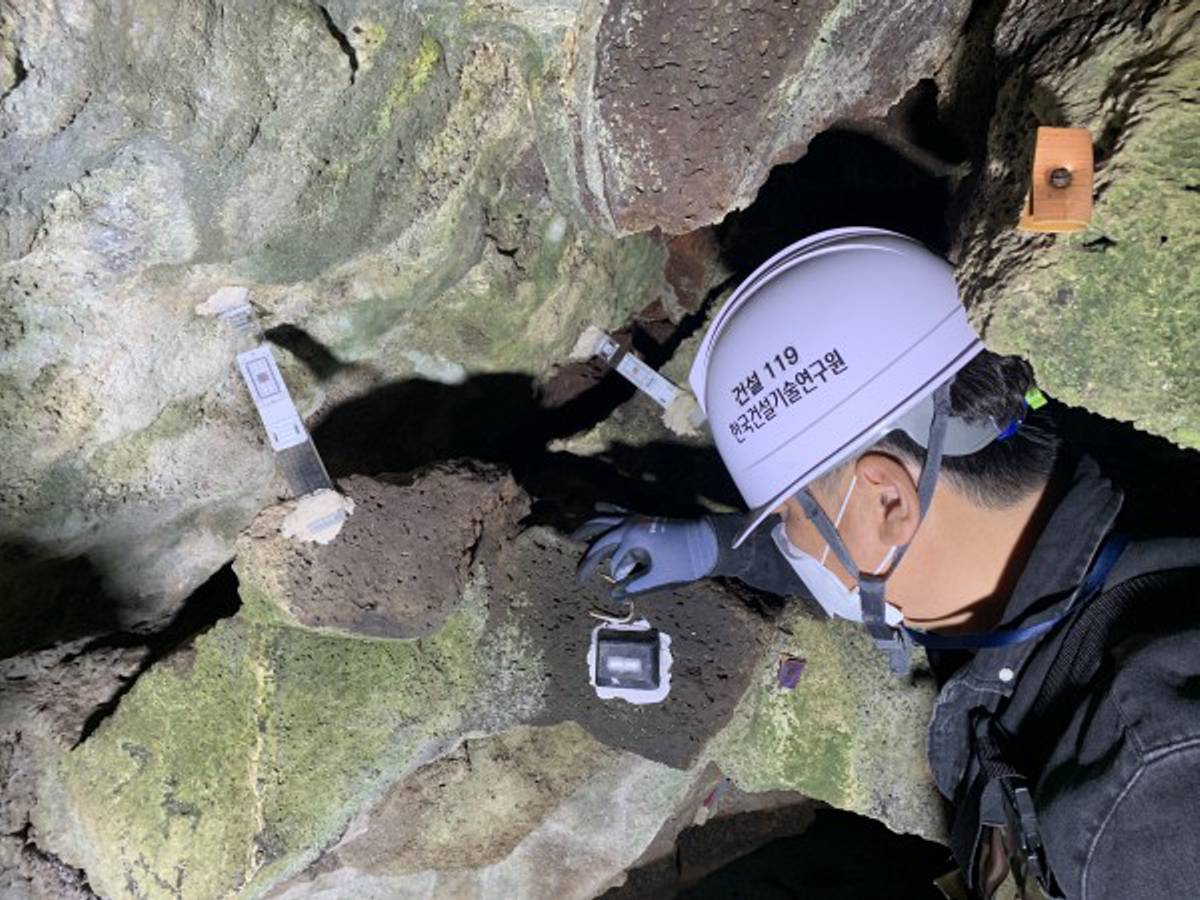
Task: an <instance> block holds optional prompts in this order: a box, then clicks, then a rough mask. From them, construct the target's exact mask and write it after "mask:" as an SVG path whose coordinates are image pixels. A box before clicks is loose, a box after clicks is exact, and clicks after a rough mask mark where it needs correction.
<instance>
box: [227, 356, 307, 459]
mask: <svg viewBox="0 0 1200 900" xmlns="http://www.w3.org/2000/svg"><path fill="white" fill-rule="evenodd" d="M237 363H238V370H239V371H240V372H241V373H242V380H243V381H245V382H246V387H247V388H249V390H250V397H251V399H253V400H254V407H255V409H257V410H258V417H259V418H260V419H262V423H263V428H264V429H265V430H266V432H267V438H268V439H269V440H270V441H271V448H272V449H273V450H274V451H275V452H276V453H278V452H279V451H280V450H287V449H288V448H289V447H295V446H297V445H298V444H303V443H304V442H305V441H307V440H308V431H307V430H306V429H305V427H304V422H303V420H302V419H301V418H300V413H299V412H297V411H296V404H294V403H293V402H292V395H291V394H289V393H288V389H287V385H286V384H285V383H284V381H283V375H282V374H280V371H279V366H278V365H276V363H275V357H274V355H272V353H271V348H270V347H268V346H267V345H266V344H260V345H259V346H257V347H255V348H254V349H253V350H247V351H245V352H244V353H239V354H238V355H237Z"/></svg>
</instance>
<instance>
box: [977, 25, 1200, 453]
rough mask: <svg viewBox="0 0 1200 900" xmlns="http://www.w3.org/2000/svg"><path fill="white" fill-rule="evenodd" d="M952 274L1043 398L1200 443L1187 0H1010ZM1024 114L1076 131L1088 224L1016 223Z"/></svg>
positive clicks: (1199, 71)
mask: <svg viewBox="0 0 1200 900" xmlns="http://www.w3.org/2000/svg"><path fill="white" fill-rule="evenodd" d="M996 28H997V30H996V37H995V43H996V50H997V53H998V54H999V55H1000V58H1001V60H1002V62H1001V64H1000V71H1001V72H1002V73H1005V76H1004V78H1003V81H1002V83H1001V84H1000V88H999V94H998V97H997V101H996V110H995V113H994V115H993V117H992V121H991V125H990V129H989V132H988V153H987V160H986V166H985V168H984V170H983V177H982V179H981V182H980V184H979V187H978V189H977V192H976V195H975V196H976V199H975V201H974V205H973V207H972V208H971V209H970V211H969V213H968V217H967V220H966V222H965V224H964V229H963V233H962V234H961V235H960V239H959V240H960V245H961V248H962V260H961V265H960V279H961V281H962V283H963V285H964V291H965V294H966V298H967V300H968V302H969V303H970V304H971V306H972V308H973V313H974V316H975V318H976V321H977V322H978V323H980V324H981V325H982V326H983V328H984V330H985V337H986V339H987V341H988V343H989V346H991V347H993V348H994V349H997V350H1000V351H1006V352H1013V353H1020V354H1022V355H1024V356H1026V357H1027V358H1028V359H1030V361H1032V362H1033V364H1034V367H1035V369H1036V371H1037V374H1038V378H1039V380H1040V382H1041V383H1042V384H1043V385H1044V386H1045V388H1046V389H1047V390H1048V391H1049V392H1051V393H1053V394H1054V395H1056V396H1057V397H1058V398H1060V399H1062V400H1064V401H1066V402H1068V403H1072V404H1077V405H1081V406H1084V407H1087V408H1088V409H1090V410H1093V411H1095V412H1099V413H1102V414H1104V415H1106V416H1109V417H1112V418H1115V419H1121V420H1124V421H1128V422H1132V423H1134V424H1135V425H1137V426H1138V427H1139V428H1142V429H1144V430H1147V431H1152V432H1155V433H1157V434H1160V435H1162V436H1164V437H1167V438H1170V439H1171V440H1172V441H1174V442H1176V443H1177V444H1180V445H1183V446H1187V447H1200V412H1198V411H1200V362H1198V361H1200V191H1198V190H1197V185H1200V142H1198V140H1197V134H1200V4H1196V3H1194V2H1191V3H1165V4H1159V3H1102V4H1099V5H1097V4H1091V3H1089V4H1082V3H1069V4H1055V5H1054V6H1053V7H1049V6H1044V5H1041V4H1038V3H1029V2H1022V3H1011V4H1009V5H1008V7H1007V8H1006V9H1005V11H1004V15H1003V17H1002V18H1001V19H1000V21H999V22H998V23H997V27H996ZM1038 125H1059V126H1072V127H1081V128H1088V129H1090V130H1091V133H1092V139H1093V142H1094V147H1095V158H1096V201H1095V211H1094V215H1093V219H1092V222H1091V226H1090V227H1089V228H1088V229H1087V230H1085V231H1082V232H1079V233H1076V234H1070V235H1057V236H1054V235H1040V234H1030V233H1026V232H1020V231H1017V230H1015V228H1014V225H1015V224H1016V220H1017V216H1018V214H1019V213H1020V210H1021V207H1022V203H1023V198H1024V196H1025V192H1026V191H1027V190H1028V186H1029V169H1030V165H1031V159H1032V152H1033V138H1034V131H1035V129H1036V127H1037V126H1038Z"/></svg>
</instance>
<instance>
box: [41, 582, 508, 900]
mask: <svg viewBox="0 0 1200 900" xmlns="http://www.w3.org/2000/svg"><path fill="white" fill-rule="evenodd" d="M244 590H246V589H245V588H244ZM260 590H261V588H258V587H251V588H249V589H248V590H246V594H245V596H244V600H245V603H246V606H245V607H244V609H243V611H242V612H241V613H239V615H238V616H237V617H235V618H234V619H230V620H226V621H223V622H221V623H220V624H218V625H217V626H216V627H215V628H213V629H212V630H211V631H210V632H208V633H207V634H205V635H203V636H202V637H200V638H199V639H198V640H197V642H196V648H195V654H194V657H192V658H189V656H188V654H186V653H185V654H183V655H180V656H177V657H174V658H172V659H169V660H167V661H165V662H163V663H160V664H158V665H157V666H156V667H155V668H154V669H153V670H152V671H151V672H149V673H147V674H146V675H144V676H142V678H141V679H140V680H139V681H138V684H137V686H136V687H135V689H134V690H133V691H131V692H130V694H129V695H128V696H127V697H125V698H124V699H123V700H122V702H121V705H120V707H119V708H118V710H117V712H116V713H115V715H114V716H113V717H112V718H111V719H110V720H109V721H107V722H106V723H105V725H104V726H103V727H102V728H101V729H100V730H99V731H98V732H97V733H96V734H95V735H93V736H92V737H91V738H90V739H89V740H88V741H87V742H86V743H84V744H83V745H82V746H81V747H80V748H78V749H77V750H76V751H74V752H73V753H71V754H70V755H69V756H68V757H67V758H66V760H65V762H64V763H63V766H62V769H61V773H60V775H61V790H62V791H63V792H64V793H65V796H66V798H67V800H66V801H65V802H62V803H58V804H54V805H51V804H47V807H48V808H51V807H52V806H56V807H57V808H59V809H62V810H70V812H65V813H62V815H64V816H69V817H70V819H71V820H72V821H70V822H69V823H67V822H63V821H59V822H52V821H47V822H45V823H43V825H44V826H45V827H46V828H47V831H48V832H53V833H56V834H62V833H63V832H68V833H71V834H73V835H75V836H76V837H77V838H78V843H77V844H76V845H75V846H73V847H71V846H67V847H61V848H60V850H62V851H63V852H64V854H65V855H66V856H67V857H68V858H72V859H77V860H78V861H79V862H80V863H81V864H83V865H84V867H85V868H86V869H87V871H88V874H89V877H91V878H92V880H93V881H92V883H93V884H94V885H95V886H96V887H97V889H98V890H100V892H101V893H103V894H104V895H105V896H111V897H131V896H168V895H171V894H172V893H173V892H175V891H176V890H177V891H178V895H179V896H181V897H183V898H192V897H196V898H201V897H205V898H207V897H214V896H225V895H227V894H229V893H231V892H234V891H239V890H242V889H243V888H245V890H246V893H248V894H254V893H257V892H258V891H259V890H260V889H265V888H266V887H267V886H269V885H270V884H271V883H273V882H274V881H276V880H277V879H278V878H281V877H285V876H286V875H288V874H290V873H292V872H294V871H296V870H298V869H299V868H300V867H302V866H303V865H304V864H306V863H307V862H308V861H309V860H310V859H311V857H312V856H313V855H314V854H315V853H316V852H317V851H318V850H319V849H320V847H321V846H323V845H324V844H325V843H326V842H327V841H329V840H330V839H332V837H333V836H334V835H335V834H336V833H337V832H338V831H339V830H340V829H341V828H342V827H344V825H345V823H346V821H347V820H348V819H349V817H350V816H351V815H352V814H353V813H354V812H355V811H356V810H357V809H358V808H359V807H360V806H361V805H362V804H363V803H365V802H367V800H368V799H369V798H370V797H371V796H373V794H374V793H375V792H377V791H378V790H380V789H381V788H382V787H383V786H384V785H385V784H387V783H389V782H390V781H391V780H393V779H394V778H395V777H396V776H397V774H399V773H400V772H401V771H403V770H404V769H405V768H406V767H408V766H410V765H411V764H412V762H413V760H414V757H415V756H416V755H417V754H418V753H419V752H420V751H421V749H422V747H423V746H424V745H425V744H426V742H428V741H430V740H439V739H444V736H445V735H448V734H450V733H452V732H453V731H454V729H455V728H456V727H458V724H459V721H460V719H461V717H462V715H463V714H464V712H465V710H466V709H467V708H468V707H469V699H470V697H471V695H472V692H473V690H474V689H475V673H474V670H475V668H476V661H475V647H476V645H477V643H478V641H479V638H480V636H481V634H482V630H483V622H484V611H483V606H484V600H485V598H484V596H483V594H482V593H481V592H480V591H479V590H477V589H476V588H474V587H472V588H471V589H469V590H468V593H467V597H466V600H465V603H464V606H463V607H462V608H461V609H460V610H458V611H457V612H456V613H454V614H453V615H452V616H451V617H450V618H449V619H448V620H447V621H446V623H445V624H444V626H443V627H442V628H441V629H439V630H438V631H437V632H436V633H435V634H434V635H432V636H430V637H428V638H425V639H422V640H419V641H384V640H369V639H354V638H341V637H331V636H329V635H323V634H315V633H312V632H309V631H306V630H304V629H300V628H294V627H280V626H278V625H271V624H263V623H264V622H267V621H269V616H266V615H264V610H266V609H268V608H269V607H270V605H271V604H270V601H269V599H268V598H266V597H264V596H262V595H261V593H260ZM46 815H47V816H51V817H52V814H51V813H46ZM247 885H248V886H247Z"/></svg>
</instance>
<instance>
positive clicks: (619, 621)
mask: <svg viewBox="0 0 1200 900" xmlns="http://www.w3.org/2000/svg"><path fill="white" fill-rule="evenodd" d="M625 602H626V603H627V604H628V605H629V612H628V613H626V614H625V616H623V617H621V616H613V615H610V614H608V613H606V612H604V611H600V612H597V611H596V610H594V609H593V610H589V611H588V615H589V616H591V617H592V618H593V619H599V620H600V621H601V622H607V623H608V624H609V625H628V624H629V623H630V622H632V621H633V601H632V600H629V599H626V600H625Z"/></svg>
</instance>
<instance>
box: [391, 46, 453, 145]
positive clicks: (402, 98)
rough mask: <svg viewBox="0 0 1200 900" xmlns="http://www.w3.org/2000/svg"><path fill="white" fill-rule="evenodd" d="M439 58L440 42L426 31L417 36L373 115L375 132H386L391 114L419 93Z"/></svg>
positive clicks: (440, 56)
mask: <svg viewBox="0 0 1200 900" xmlns="http://www.w3.org/2000/svg"><path fill="white" fill-rule="evenodd" d="M441 58H442V46H441V44H439V43H438V42H437V40H436V39H434V37H433V36H432V35H430V34H424V35H422V36H421V42H420V43H419V44H418V45H417V52H416V53H415V54H414V56H413V58H412V59H411V60H409V62H408V63H407V64H406V65H405V66H403V67H402V68H401V69H400V71H399V72H398V73H397V74H396V77H395V78H394V79H393V80H392V83H391V85H390V86H389V87H388V91H387V95H386V96H385V97H384V101H383V104H382V106H380V108H379V113H378V116H377V117H376V119H375V132H376V134H377V135H378V134H386V133H387V132H388V131H389V130H390V129H391V127H392V117H393V115H395V113H396V112H397V111H398V110H400V109H402V108H403V107H404V106H405V105H407V104H408V102H409V101H410V100H412V99H413V97H415V96H416V95H417V94H419V93H421V91H422V90H423V89H424V87H425V85H426V84H427V83H428V82H429V78H430V76H431V75H432V74H433V70H434V67H435V66H436V65H437V64H438V62H439V61H440V60H441Z"/></svg>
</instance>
